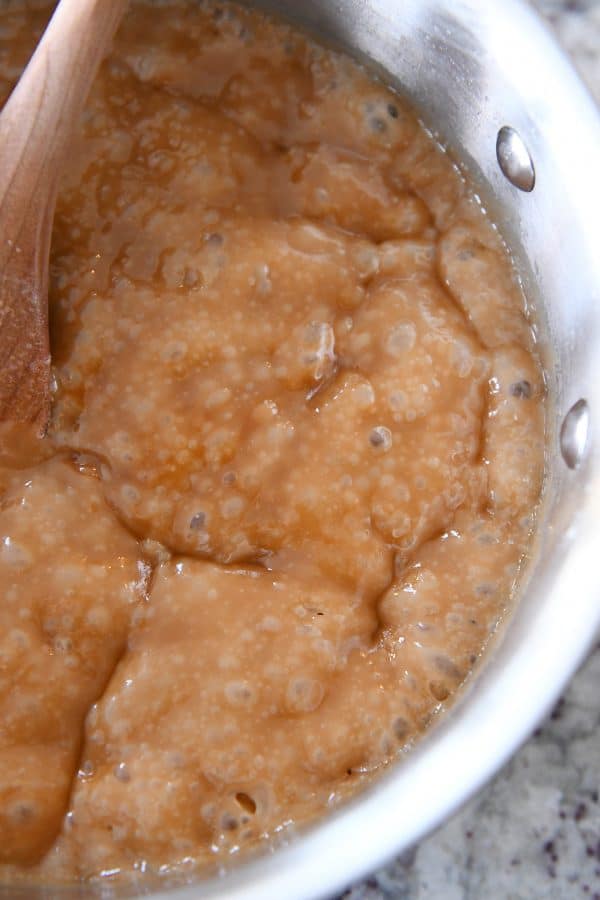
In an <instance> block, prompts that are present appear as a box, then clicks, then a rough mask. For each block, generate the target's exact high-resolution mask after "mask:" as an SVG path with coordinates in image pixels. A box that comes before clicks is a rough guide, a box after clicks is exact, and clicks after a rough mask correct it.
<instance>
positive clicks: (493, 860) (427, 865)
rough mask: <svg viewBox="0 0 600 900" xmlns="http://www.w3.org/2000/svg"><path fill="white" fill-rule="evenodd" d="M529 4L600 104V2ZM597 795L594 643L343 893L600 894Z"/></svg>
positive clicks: (599, 677)
mask: <svg viewBox="0 0 600 900" xmlns="http://www.w3.org/2000/svg"><path fill="white" fill-rule="evenodd" d="M498 2H502V0H498ZM532 3H533V5H534V6H535V7H536V8H537V9H538V10H539V12H540V13H541V14H542V15H543V16H544V17H545V18H546V20H547V21H548V22H549V23H550V26H551V27H552V28H553V29H554V31H555V32H556V34H557V36H558V39H559V41H560V42H561V43H562V45H563V47H564V48H565V49H566V50H567V51H568V52H569V53H570V55H571V57H572V59H573V61H574V62H575V65H576V67H577V68H578V70H579V72H580V74H581V75H582V77H583V78H584V80H585V81H586V82H587V84H588V86H589V87H590V89H591V90H592V93H593V94H594V96H595V97H596V99H597V100H598V102H599V103H600V0H532ZM598 153H599V164H600V148H598ZM599 794H600V644H597V646H596V648H595V650H594V651H593V652H592V654H591V655H590V657H589V658H588V660H587V662H586V663H585V664H584V665H583V666H582V668H581V669H580V671H579V673H578V674H577V675H576V676H575V678H574V679H573V681H572V683H571V685H570V686H569V688H568V690H567V691H566V692H565V695H564V697H563V698H562V699H561V700H560V702H559V703H558V705H557V706H556V707H555V709H554V711H553V712H552V713H551V715H550V716H549V718H548V719H547V720H546V721H545V722H544V723H543V724H542V725H541V727H540V728H538V730H537V731H536V732H535V734H534V735H533V737H532V738H531V739H530V740H529V742H528V743H527V744H526V745H525V746H524V747H523V748H522V749H521V750H520V751H519V752H518V753H517V754H516V756H515V757H514V758H513V759H512V761H511V762H510V763H509V764H508V765H507V766H506V767H505V768H504V769H503V771H502V772H501V773H500V774H499V775H498V776H497V777H496V778H495V779H494V781H493V782H492V783H491V784H489V785H488V786H487V787H486V788H485V789H484V790H483V791H481V792H480V793H479V794H478V795H477V796H476V797H475V798H474V799H473V800H472V801H471V802H470V803H469V804H468V805H467V806H465V807H464V809H463V810H462V811H461V812H460V813H458V815H456V816H455V817H454V818H453V819H451V820H450V821H449V822H447V823H446V824H445V825H444V826H443V827H442V828H440V829H439V830H438V831H437V832H435V833H434V834H433V835H431V836H430V837H428V838H426V839H425V840H424V841H422V842H421V843H420V844H418V845H417V846H416V847H414V848H413V849H412V850H410V851H408V852H407V853H405V854H404V855H403V856H401V857H400V858H398V859H397V860H395V861H394V862H393V863H392V864H390V865H389V866H387V867H386V868H384V869H382V870H380V871H379V872H376V873H375V874H373V875H372V876H371V877H370V878H368V879H367V880H366V881H364V882H362V883H361V884H358V885H356V886H355V887H353V888H351V889H350V890H348V891H347V892H346V893H345V894H344V895H343V900H480V898H485V900H578V898H581V900H587V898H589V900H600V802H599Z"/></svg>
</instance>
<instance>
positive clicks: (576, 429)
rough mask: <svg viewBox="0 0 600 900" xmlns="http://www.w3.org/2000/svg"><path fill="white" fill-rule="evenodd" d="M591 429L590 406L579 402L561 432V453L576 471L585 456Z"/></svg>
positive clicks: (570, 411) (572, 408)
mask: <svg viewBox="0 0 600 900" xmlns="http://www.w3.org/2000/svg"><path fill="white" fill-rule="evenodd" d="M589 427H590V410H589V407H588V404H587V402H586V401H585V400H578V401H577V403H574V404H573V406H572V407H571V409H570V410H569V412H568V413H567V415H566V416H565V419H564V422H563V424H562V428H561V430H560V452H561V453H562V457H563V459H564V461H565V462H566V464H567V465H568V467H569V468H570V469H576V468H577V467H578V466H579V465H580V464H581V462H582V460H583V458H584V456H585V451H586V449H587V443H588V432H589Z"/></svg>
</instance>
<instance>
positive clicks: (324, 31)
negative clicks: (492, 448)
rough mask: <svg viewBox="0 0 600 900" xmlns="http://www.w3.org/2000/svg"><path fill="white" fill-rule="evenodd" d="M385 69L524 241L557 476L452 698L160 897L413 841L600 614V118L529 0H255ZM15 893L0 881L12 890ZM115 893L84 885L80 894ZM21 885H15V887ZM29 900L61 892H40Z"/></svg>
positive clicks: (248, 897)
mask: <svg viewBox="0 0 600 900" xmlns="http://www.w3.org/2000/svg"><path fill="white" fill-rule="evenodd" d="M254 5H255V6H259V7H260V8H263V9H265V10H267V11H269V12H273V13H275V14H277V15H279V16H281V17H284V18H287V19H289V20H291V21H292V22H294V23H295V24H298V25H299V26H301V27H302V28H304V29H306V30H307V31H309V32H312V33H313V34H315V35H316V36H317V37H319V39H321V40H322V41H325V42H326V43H328V44H330V45H333V46H336V47H340V48H343V49H344V50H346V51H348V52H350V53H351V54H352V55H353V56H355V57H357V58H358V59H359V60H361V61H363V62H364V63H365V64H367V65H369V66H370V67H372V68H374V69H375V71H376V72H378V73H379V75H380V77H381V78H383V79H384V80H385V81H386V82H388V83H389V84H391V85H392V86H394V87H396V88H397V89H398V90H399V91H400V92H401V93H402V94H404V95H406V96H407V97H408V98H409V99H410V100H411V101H412V102H413V104H414V105H415V106H416V107H417V109H418V110H419V112H420V115H421V117H422V119H423V121H424V122H425V124H426V125H427V127H428V128H429V129H430V130H431V131H432V132H433V133H434V134H435V135H436V136H437V137H438V139H439V140H440V142H441V143H443V144H444V145H445V146H447V147H448V148H449V151H450V152H451V153H452V154H453V155H454V156H455V158H456V159H457V160H459V161H460V163H461V164H462V165H464V166H465V167H466V168H467V169H468V170H469V172H470V175H471V177H472V178H473V179H474V180H475V182H476V184H477V185H478V190H479V193H480V196H481V199H482V202H483V204H484V205H485V206H486V207H487V208H488V209H489V210H490V212H491V215H492V217H493V219H494V221H495V222H496V223H497V225H498V227H499V229H500V231H501V232H502V233H503V235H504V236H505V238H506V240H507V242H508V243H509V245H510V246H511V248H512V251H513V253H514V257H515V262H516V266H517V269H518V271H519V273H520V276H521V278H522V280H523V285H524V289H525V292H526V295H527V297H528V300H529V303H530V304H531V306H532V308H533V310H534V315H535V320H536V322H537V331H538V342H539V348H540V353H541V355H542V357H543V358H544V361H545V364H546V370H547V388H548V395H549V404H550V406H549V410H550V412H549V417H548V419H549V421H548V437H547V477H546V487H545V496H544V502H543V509H542V512H541V514H540V524H539V536H538V539H537V546H536V548H535V553H534V554H533V557H532V560H531V563H530V565H529V569H528V571H527V572H526V574H525V578H524V583H523V585H522V591H521V595H520V597H519V600H518V603H516V605H515V608H514V610H513V611H512V612H511V614H510V615H509V616H508V617H507V621H506V622H505V623H504V625H503V627H502V628H501V629H500V633H499V634H498V635H497V636H496V638H495V641H494V645H493V647H492V648H491V650H490V652H489V653H488V655H487V659H486V660H485V662H484V664H483V665H482V666H481V667H480V669H479V670H478V671H476V672H475V673H474V675H473V676H472V677H471V678H470V680H469V683H468V685H467V686H466V688H465V689H464V690H463V692H462V695H461V696H460V698H459V699H458V700H457V702H456V703H455V704H454V706H453V708H452V709H451V710H450V711H449V712H448V713H447V714H446V715H445V716H444V717H442V719H441V721H440V722H439V723H438V724H437V725H436V726H435V727H434V728H432V729H431V730H430V732H429V733H428V734H427V735H426V736H425V737H424V738H423V739H422V740H421V741H420V742H419V744H418V745H417V746H416V747H415V748H414V749H413V750H412V752H411V753H409V754H408V755H407V756H406V757H405V758H403V759H402V760H400V761H399V762H398V764H397V765H395V766H393V767H391V768H390V769H389V770H388V771H387V772H386V774H385V775H384V776H382V777H381V778H379V779H378V780H377V781H376V782H374V783H373V784H372V785H371V786H370V787H369V788H368V789H366V790H365V791H364V792H363V793H361V794H360V795H359V796H357V797H355V798H354V799H353V800H351V801H350V802H348V803H347V805H345V806H344V807H342V808H340V809H337V810H336V811H335V812H334V813H332V814H331V816H329V817H325V818H323V819H322V820H320V821H319V822H317V823H316V824H314V825H312V826H310V827H307V828H306V829H304V830H300V831H298V833H297V834H295V835H292V836H291V837H290V836H288V837H287V838H286V843H285V845H280V846H277V847H276V848H272V849H270V850H269V851H267V852H264V853H263V854H262V855H259V856H257V857H255V858H253V859H251V860H250V861H248V862H245V863H243V862H242V863H241V864H239V865H236V866H233V867H232V868H231V870H230V871H228V872H226V873H223V874H221V875H219V876H215V877H210V878H208V879H206V880H205V881H203V882H202V883H199V884H194V885H182V886H176V885H170V886H168V887H166V886H165V885H164V884H163V885H162V886H157V885H156V884H155V885H150V884H146V885H144V884H143V883H140V884H139V885H137V886H135V885H134V886H129V887H127V888H124V889H121V890H117V889H116V888H115V895H116V896H134V895H139V894H141V893H143V894H144V895H146V894H148V895H151V896H153V897H155V898H156V900H158V898H160V900H192V898H194V900H196V898H200V897H222V898H228V900H242V898H243V900H270V898H273V900H275V898H276V900H281V898H285V900H301V898H302V900H308V898H318V897H327V896H331V895H333V894H335V893H336V892H337V891H339V890H340V889H342V888H343V887H344V886H346V885H347V884H349V883H350V882H352V881H353V880H356V879H358V878H360V877H361V876H362V875H364V874H365V873H367V872H369V871H372V870H373V869H375V868H376V867H377V866H379V865H381V864H382V863H384V862H385V861H387V860H389V859H390V858H391V857H393V856H394V855H395V854H397V853H399V852H400V851H402V850H404V849H406V848H408V847H409V846H410V845H412V844H414V843H415V842H416V841H418V840H419V839H420V838H422V837H423V836H424V835H425V834H426V833H427V832H428V831H430V830H431V829H432V828H434V827H435V826H436V825H438V824H440V823H441V822H442V821H443V820H444V819H445V818H447V817H448V816H449V815H451V814H452V812H453V811H455V810H456V809H457V808H458V807H459V806H460V805H461V804H462V803H463V802H464V801H465V800H467V799H468V798H469V796H471V795H472V794H473V793H474V792H475V791H477V790H478V789H479V788H480V787H481V786H482V784H483V783H484V782H485V781H486V780H487V779H489V778H490V777H491V776H492V774H493V773H494V772H496V771H497V770H498V769H499V768H500V767H501V766H502V764H503V763H504V762H506V760H507V759H508V758H509V757H510V755H511V754H512V753H513V752H514V751H515V749H516V748H517V747H518V746H519V744H520V743H521V742H522V741H523V740H524V739H525V738H526V737H527V736H528V735H529V734H530V732H531V731H532V730H533V729H534V728H535V726H536V724H537V723H538V722H539V720H540V719H541V718H542V717H543V715H544V714H545V713H546V712H547V711H548V709H549V708H550V707H551V705H552V704H553V703H554V702H555V700H556V699H557V697H558V695H559V694H560V692H561V691H562V689H563V688H564V686H565V684H566V682H567V680H568V679H569V677H570V676H571V675H572V673H573V672H574V670H575V668H576V667H577V665H578V663H580V662H581V661H582V659H583V658H584V656H585V654H586V651H587V650H588V648H589V646H590V645H591V643H592V641H593V640H594V638H595V635H596V634H597V631H598V627H599V625H600V252H598V242H599V238H600V231H599V229H600V226H599V224H598V222H599V218H598V216H599V213H598V211H599V209H600V165H599V163H600V118H599V116H598V113H597V111H596V109H595V107H594V104H593V103H592V101H591V99H590V97H589V96H588V94H587V93H586V90H585V88H584V87H583V85H582V84H581V83H580V81H579V80H578V78H577V76H576V75H575V73H574V71H573V69H572V68H571V66H570V64H569V62H568V61H567V59H566V58H565V56H564V55H563V53H562V52H561V51H560V50H559V49H558V47H557V46H556V45H555V43H554V42H553V40H552V38H551V36H550V35H549V33H548V32H547V31H546V30H545V28H544V26H543V25H542V23H541V22H540V21H539V20H538V18H537V17H536V16H535V15H534V14H533V13H532V11H531V10H530V9H529V8H528V7H527V6H526V4H525V3H523V2H520V0H502V2H501V3H499V2H498V0H302V2H298V0H257V2H256V3H255V4H254ZM1 893H2V889H1V888H0V894H1ZM107 894H108V895H112V889H111V888H110V887H109V886H108V885H106V886H104V887H97V886H96V887H95V888H94V887H91V886H82V887H81V888H74V889H71V890H65V892H64V896H65V897H82V898H83V897H90V896H98V895H101V896H103V897H105V896H107ZM10 896H11V897H15V896H16V892H15V890H14V888H12V889H11V890H10ZM22 896H23V898H32V897H40V896H52V897H53V898H58V897H59V896H61V892H60V891H57V890H56V889H52V890H51V891H50V893H48V891H47V890H46V891H44V889H43V888H42V889H41V892H40V891H37V890H32V889H27V890H26V892H24V893H23V894H22Z"/></svg>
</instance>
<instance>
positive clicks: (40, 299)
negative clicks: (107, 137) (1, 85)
mask: <svg viewBox="0 0 600 900" xmlns="http://www.w3.org/2000/svg"><path fill="white" fill-rule="evenodd" d="M126 5H127V0H61V2H60V3H59V4H58V6H57V7H56V9H55V11H54V15H53V16H52V18H51V20H50V23H49V24H48V27H47V29H46V31H45V33H44V36H43V37H42V40H41V41H40V43H39V45H38V47H37V49H36V51H35V53H34V55H33V57H32V58H31V61H30V63H29V65H28V66H27V68H26V69H25V72H24V73H23V75H22V76H21V80H20V81H19V83H18V84H17V86H16V88H15V89H14V91H13V93H12V94H11V96H10V98H9V100H8V102H7V103H6V106H5V107H4V109H3V111H2V114H1V115H0V422H4V423H18V424H20V425H33V427H34V428H35V429H36V432H37V434H38V435H42V434H43V433H44V432H45V429H46V427H47V424H48V416H49V413H50V347H49V340H48V259H49V255H50V237H51V232H52V220H53V218H54V209H55V206H56V194H57V188H58V182H59V178H60V175H61V173H62V171H63V170H64V166H65V164H66V162H67V157H68V151H69V147H70V145H71V141H72V137H73V133H74V130H75V127H76V125H77V122H78V119H79V117H80V115H81V112H82V110H83V106H84V103H85V100H86V97H87V94H88V91H89V89H90V86H91V84H92V81H93V78H94V75H95V74H96V70H97V69H98V66H99V64H100V61H101V60H102V57H103V56H104V54H105V52H106V50H107V48H108V45H109V42H110V40H111V38H112V36H113V34H114V32H115V30H116V27H117V25H118V23H119V21H120V19H121V16H122V14H123V12H124V10H125V6H126Z"/></svg>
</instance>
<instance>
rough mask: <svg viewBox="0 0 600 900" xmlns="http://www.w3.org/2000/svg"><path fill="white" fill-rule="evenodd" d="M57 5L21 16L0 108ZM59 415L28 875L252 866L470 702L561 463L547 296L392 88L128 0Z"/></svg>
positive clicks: (57, 318)
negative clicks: (468, 682)
mask: <svg viewBox="0 0 600 900" xmlns="http://www.w3.org/2000/svg"><path fill="white" fill-rule="evenodd" d="M48 14H49V7H48V3H47V2H45V0H42V2H35V3H33V2H29V3H22V2H21V3H17V2H9V3H8V4H4V5H3V6H2V8H1V11H0V72H1V73H2V74H1V80H0V91H1V93H2V95H3V96H4V97H6V95H7V94H8V92H9V90H10V88H11V86H12V84H13V83H14V82H15V80H16V79H17V77H18V74H19V71H20V70H21V68H22V67H23V65H24V64H25V62H26V60H27V57H28V55H29V53H30V52H31V49H32V47H33V45H34V42H35V40H36V38H37V37H38V36H39V34H40V32H41V30H42V28H43V26H44V24H45V21H46V19H47V16H48ZM51 272H52V278H51V282H52V283H51V296H50V303H51V320H52V354H53V362H54V370H55V377H56V390H55V394H54V403H53V414H52V422H51V426H50V430H49V434H48V436H47V437H46V438H45V439H44V440H43V441H41V442H40V446H39V447H37V448H36V450H35V452H33V453H31V454H29V455H27V454H22V455H21V456H20V457H17V458H15V457H10V456H8V455H6V454H5V456H4V461H3V464H2V469H1V482H2V484H1V487H2V500H1V508H0V586H1V600H0V863H2V865H1V866H0V881H2V880H4V881H20V880H21V881H22V880H30V881H52V880H54V881H56V880H59V881H60V880H75V879H80V878H90V877H98V876H102V875H104V876H116V877H118V876H119V875H121V876H123V875H131V874H132V873H133V874H135V873H136V872H140V871H141V872H147V871H152V872H161V873H164V872H173V871H175V872H177V871H183V870H185V871H190V872H193V871H196V870H197V869H200V870H201V869H202V868H206V867H207V866H210V864H211V861H212V862H215V861H216V862H217V863H218V864H222V863H224V862H225V861H226V860H227V858H228V857H229V855H230V854H231V853H232V852H234V851H237V850H238V849H239V848H243V847H249V846H252V845H257V844H258V843H259V842H260V841H264V840H268V839H270V838H272V837H273V835H275V834H278V833H281V832H282V831H283V832H285V830H286V829H289V828H291V827H293V825H294V823H298V822H302V821H305V820H307V819H308V818H310V817H313V816H315V815H319V814H324V813H325V811H326V809H327V808H329V807H331V806H332V805H335V804H336V803H338V802H340V800H342V799H343V798H345V797H346V796H348V795H349V793H351V792H352V791H355V790H356V789H357V787H358V786H360V785H361V783H363V782H364V781H365V779H366V778H368V777H370V775H371V773H373V772H376V771H377V770H380V769H381V768H382V767H384V766H385V765H386V764H388V763H389V762H390V761H392V760H395V759H397V758H398V756H399V755H401V753H402V752H403V751H405V750H406V749H408V748H409V747H410V745H411V742H412V741H413V740H414V739H415V737H417V736H418V735H419V734H420V733H422V732H423V730H424V729H425V728H426V727H427V726H428V724H429V723H430V722H431V720H432V717H433V716H434V715H435V714H437V713H438V712H439V711H440V709H442V708H443V707H444V706H445V704H446V702H447V701H448V700H449V699H451V698H452V695H453V694H454V693H455V692H456V690H457V688H458V687H459V686H460V685H461V684H462V683H463V681H464V680H465V678H466V677H467V675H468V673H469V672H470V670H471V669H472V668H473V666H474V664H475V663H476V661H477V659H478V657H479V655H480V654H481V652H482V650H483V649H484V648H485V646H486V642H487V641H488V639H489V636H490V634H491V632H492V631H493V629H494V627H495V625H496V623H497V622H498V620H499V618H500V617H501V616H502V615H503V613H504V612H505V610H506V609H507V606H508V604H509V603H510V600H511V596H512V594H513V592H514V588H515V584H516V582H517V579H518V574H519V570H520V567H521V565H522V563H523V560H524V558H525V556H526V554H527V550H528V546H529V543H530V539H531V533H532V528H533V513H534V511H535V507H536V503H537V501H538V497H539V493H540V487H541V481H542V475H543V449H544V431H543V417H544V387H543V376H542V371H541V369H540V365H539V362H538V361H537V358H536V355H535V352H534V341H533V338H532V331H531V325H530V322H529V321H528V318H527V315H526V308H525V303H524V298H523V296H522V294H521V291H520V288H519V286H518V283H517V281H516V278H515V276H514V274H513V272H512V270H511V266H510V263H509V259H508V257H507V254H506V253H505V250H504V248H503V245H502V244H501V242H500V239H499V237H498V235H497V234H496V232H495V230H494V228H493V227H492V226H491V224H490V223H489V221H487V220H486V217H485V216H484V214H483V213H482V211H481V209H480V207H479V206H478V205H477V203H476V202H475V200H474V199H473V197H472V193H470V191H469V187H468V185H467V184H466V183H465V180H464V178H463V176H462V175H461V174H460V172H459V170H458V169H457V168H456V167H455V166H454V165H453V163H452V162H451V160H450V159H449V158H448V156H447V155H446V154H445V153H444V152H443V151H442V150H441V149H440V148H439V146H438V145H437V144H436V143H435V142H434V141H433V139H432V138H431V137H430V136H429V135H428V134H427V133H426V132H425V130H424V129H423V128H422V126H421V125H420V124H419V123H418V120H417V119H416V117H415V115H414V113H413V112H411V110H410V109H408V108H407V106H406V105H405V103H404V102H403V101H401V100H400V99H399V98H398V97H397V96H396V95H395V94H394V93H392V92H391V91H390V90H388V89H386V88H385V87H383V86H382V85H381V84H380V83H378V82H377V81H375V80H374V79H373V78H372V77H370V76H369V75H368V74H367V73H366V72H365V71H363V70H362V69H361V68H359V67H358V66H357V65H356V64H355V63H353V62H352V61H350V60H349V59H347V58H345V57H344V56H340V55H337V54H335V53H333V52H331V51H328V50H325V49H323V48H322V47H320V46H318V45H317V44H315V43H312V42H311V41H309V40H308V39H306V38H305V37H304V36H302V35H301V34H299V33H297V32H296V31H294V30H293V29H291V28H289V27H287V26H285V25H282V24H277V23H273V22H272V21H270V20H269V19H266V18H264V17H263V16H261V15H259V14H258V13H256V12H250V11H244V10H242V9H241V8H238V7H237V6H233V5H229V4H225V3H214V2H205V3H196V2H191V0H190V2H184V0H161V2H160V3H155V4H152V3H151V2H149V0H137V2H133V3H132V6H131V9H130V11H129V13H128V15H127V17H126V20H125V21H124V24H123V26H122V28H121V30H120V32H119V34H118V36H117V38H116V41H115V46H114V50H113V52H112V55H111V56H110V58H109V59H108V60H107V61H106V63H105V65H104V67H103V69H102V71H101V74H100V75H99V77H98V79H97V82H96V84H95V88H94V91H93V94H92V97H91V99H90V101H89V104H88V107H87V111H86V113H85V115H84V118H83V121H82V124H81V132H80V134H79V135H78V137H77V140H76V142H75V143H74V146H73V148H72V154H71V158H70V161H69V171H68V173H67V175H66V177H65V179H64V183H63V186H62V190H61V194H60V198H59V204H58V212H57V217H56V222H55V230H54V239H53V249H52V269H51Z"/></svg>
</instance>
